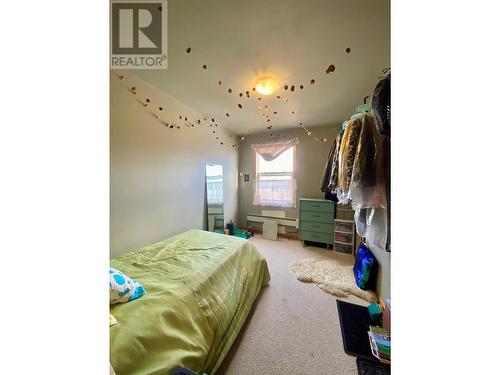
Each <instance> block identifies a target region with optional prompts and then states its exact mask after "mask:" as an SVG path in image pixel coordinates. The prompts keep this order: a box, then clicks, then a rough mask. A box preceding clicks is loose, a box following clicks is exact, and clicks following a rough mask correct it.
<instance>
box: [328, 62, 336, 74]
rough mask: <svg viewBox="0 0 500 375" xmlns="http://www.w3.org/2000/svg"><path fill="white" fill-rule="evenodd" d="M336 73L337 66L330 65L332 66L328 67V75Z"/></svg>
mask: <svg viewBox="0 0 500 375" xmlns="http://www.w3.org/2000/svg"><path fill="white" fill-rule="evenodd" d="M334 71H335V65H333V64H330V66H328V68H327V69H326V74H328V73H333V72H334Z"/></svg>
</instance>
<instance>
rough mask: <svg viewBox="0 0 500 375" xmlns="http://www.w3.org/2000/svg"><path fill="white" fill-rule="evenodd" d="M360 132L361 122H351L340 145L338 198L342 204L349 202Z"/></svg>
mask: <svg viewBox="0 0 500 375" xmlns="http://www.w3.org/2000/svg"><path fill="white" fill-rule="evenodd" d="M360 132H361V122H360V121H358V120H352V121H349V122H348V123H347V128H346V129H345V131H344V136H343V137H342V142H341V144H340V151H339V177H338V187H337V196H338V198H339V202H341V203H348V202H349V197H348V192H349V186H350V185H351V178H352V170H353V166H354V159H355V157H356V150H357V147H358V141H359V135H360Z"/></svg>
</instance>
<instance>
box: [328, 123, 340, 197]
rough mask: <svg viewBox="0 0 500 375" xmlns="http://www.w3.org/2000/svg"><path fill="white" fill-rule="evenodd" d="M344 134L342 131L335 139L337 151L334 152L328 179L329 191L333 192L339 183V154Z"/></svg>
mask: <svg viewBox="0 0 500 375" xmlns="http://www.w3.org/2000/svg"><path fill="white" fill-rule="evenodd" d="M343 134H344V132H343V131H341V132H340V133H339V134H338V135H337V137H336V138H335V151H334V152H333V159H332V168H331V172H330V177H329V179H328V190H330V191H332V192H334V191H335V189H336V188H337V185H338V182H339V153H340V144H341V143H342V136H343Z"/></svg>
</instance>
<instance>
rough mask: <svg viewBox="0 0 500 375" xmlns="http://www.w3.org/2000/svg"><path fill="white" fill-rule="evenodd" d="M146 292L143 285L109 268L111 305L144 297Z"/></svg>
mask: <svg viewBox="0 0 500 375" xmlns="http://www.w3.org/2000/svg"><path fill="white" fill-rule="evenodd" d="M145 293H146V291H145V290H144V287H143V286H142V285H141V283H139V282H137V281H134V280H132V279H131V278H130V277H128V276H127V275H125V274H124V273H123V272H120V271H118V270H117V269H115V268H112V267H109V303H110V304H111V305H114V304H115V303H125V302H129V301H133V300H134V299H137V298H139V297H141V296H142V295H144V294H145Z"/></svg>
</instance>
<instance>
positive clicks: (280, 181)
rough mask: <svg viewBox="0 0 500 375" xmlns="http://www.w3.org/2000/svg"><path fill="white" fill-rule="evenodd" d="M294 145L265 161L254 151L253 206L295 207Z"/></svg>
mask: <svg viewBox="0 0 500 375" xmlns="http://www.w3.org/2000/svg"><path fill="white" fill-rule="evenodd" d="M296 189H297V183H296V180H295V146H292V147H290V148H288V149H287V150H286V151H284V152H283V153H281V154H280V155H279V156H278V157H276V158H275V159H273V160H271V161H266V160H264V158H263V157H262V156H261V155H260V154H259V153H258V152H257V151H255V183H254V194H253V204H254V205H255V206H272V207H296V203H295V202H296V199H295V196H296V194H295V193H296Z"/></svg>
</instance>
